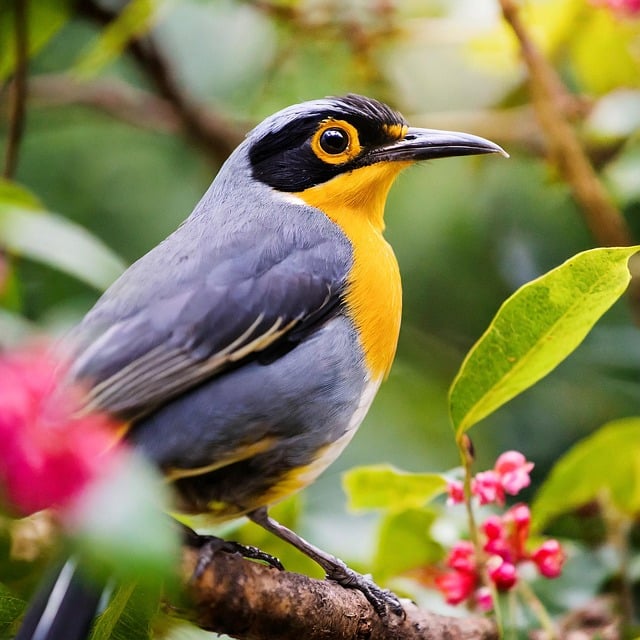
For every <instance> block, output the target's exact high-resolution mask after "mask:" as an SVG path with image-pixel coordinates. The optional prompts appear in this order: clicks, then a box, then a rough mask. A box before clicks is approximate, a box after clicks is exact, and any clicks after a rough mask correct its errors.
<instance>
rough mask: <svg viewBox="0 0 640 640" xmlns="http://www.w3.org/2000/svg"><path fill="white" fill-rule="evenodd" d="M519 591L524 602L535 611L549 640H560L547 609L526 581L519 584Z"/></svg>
mask: <svg viewBox="0 0 640 640" xmlns="http://www.w3.org/2000/svg"><path fill="white" fill-rule="evenodd" d="M518 590H519V591H520V595H521V596H522V599H523V600H524V602H525V603H526V604H527V605H528V606H529V608H530V609H531V610H532V611H533V613H534V614H535V616H536V618H538V621H539V622H540V625H541V626H542V628H543V629H544V630H545V632H546V635H547V638H548V640H559V636H558V632H557V630H556V627H555V625H554V624H553V620H552V619H551V616H550V615H549V612H548V611H547V609H546V607H545V606H544V605H543V604H542V602H541V601H540V599H539V598H538V596H537V595H536V594H535V593H534V592H533V589H531V587H530V586H529V585H528V584H527V583H526V582H525V581H524V580H521V581H519V582H518Z"/></svg>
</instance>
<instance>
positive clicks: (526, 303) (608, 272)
mask: <svg viewBox="0 0 640 640" xmlns="http://www.w3.org/2000/svg"><path fill="white" fill-rule="evenodd" d="M639 248H640V247H637V246H636V247H622V248H601V249H592V250H590V251H585V252H583V253H580V254H578V255H576V256H574V257H573V258H571V259H570V260H567V261H566V262H565V263H564V264H562V265H561V266H559V267H557V268H556V269H553V270H552V271H550V272H549V273H547V274H545V275H543V276H541V277H540V278H538V279H536V280H534V281H532V282H529V283H528V284H526V285H524V286H523V287H521V288H520V289H518V291H516V292H515V293H514V294H513V295H512V296H511V297H510V298H509V299H508V300H506V301H505V302H504V303H503V305H502V306H501V307H500V309H499V311H498V313H497V314H496V316H495V317H494V319H493V321H492V322H491V324H490V325H489V328H488V329H487V331H486V332H485V333H484V335H483V336H482V337H481V338H480V340H478V342H477V343H476V344H475V345H474V346H473V348H472V349H471V351H470V352H469V353H468V354H467V357H466V358H465V360H464V362H463V363H462V366H461V368H460V370H459V371H458V374H457V376H456V378H455V380H454V381H453V384H452V386H451V389H450V391H449V411H450V415H451V419H452V422H453V426H454V428H455V429H456V433H457V436H458V437H460V436H461V435H462V434H463V433H464V432H465V431H466V430H467V429H469V428H470V427H472V426H473V425H474V424H476V423H477V422H479V421H480V420H482V419H483V418H485V417H486V416H488V415H489V414H490V413H492V412H493V411H495V410H496V409H498V407H500V406H502V405H503V404H504V403H506V402H507V401H508V400H511V398H513V397H514V396H516V395H518V394H519V393H522V392H523V391H524V390H525V389H527V388H529V387H530V386H531V385H533V384H535V383H536V382H537V381H538V380H540V379H541V378H543V377H544V376H545V375H547V374H548V373H549V372H550V371H551V370H553V369H554V368H555V367H556V366H557V365H558V364H560V362H562V360H564V358H566V357H567V356H568V355H569V354H570V353H571V352H572V351H573V350H574V349H575V348H576V347H577V346H578V345H579V344H580V343H581V342H582V340H583V339H584V338H585V336H586V335H587V333H588V332H589V330H590V329H591V327H593V325H594V324H595V323H596V321H597V320H598V319H599V318H600V316H602V314H603V313H604V312H605V311H606V310H607V309H609V307H610V306H611V305H612V304H613V303H614V302H615V301H616V300H617V299H618V298H619V297H620V296H621V295H622V293H623V292H624V290H625V289H626V288H627V284H628V283H629V279H630V274H629V270H628V267H627V262H628V260H629V258H630V257H631V256H632V255H633V254H634V253H636V252H637V251H638V249H639Z"/></svg>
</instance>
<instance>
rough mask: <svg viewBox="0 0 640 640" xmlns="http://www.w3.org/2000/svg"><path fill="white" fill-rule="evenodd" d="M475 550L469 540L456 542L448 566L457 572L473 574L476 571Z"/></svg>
mask: <svg viewBox="0 0 640 640" xmlns="http://www.w3.org/2000/svg"><path fill="white" fill-rule="evenodd" d="M475 553H476V552H475V549H474V548H473V544H471V542H469V541H468V540H459V541H458V542H456V543H455V544H454V545H453V547H452V549H451V551H450V553H449V558H448V559H447V565H448V566H449V567H451V569H455V570H456V571H465V572H467V573H473V572H474V571H475V570H476V559H475Z"/></svg>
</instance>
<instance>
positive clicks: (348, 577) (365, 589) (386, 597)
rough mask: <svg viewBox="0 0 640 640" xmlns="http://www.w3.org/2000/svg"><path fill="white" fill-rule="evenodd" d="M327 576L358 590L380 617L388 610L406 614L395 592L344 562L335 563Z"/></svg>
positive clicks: (386, 613)
mask: <svg viewBox="0 0 640 640" xmlns="http://www.w3.org/2000/svg"><path fill="white" fill-rule="evenodd" d="M327 578H328V579H329V580H333V581H334V582H337V583H338V584H339V585H341V586H343V587H346V588H347V589H357V590H358V591H360V592H361V593H362V595H364V597H365V598H366V599H367V600H368V601H369V603H370V604H371V606H372V607H373V608H374V610H375V612H376V613H377V614H378V615H379V616H380V617H381V618H386V617H387V615H388V612H389V611H391V612H392V613H395V614H396V615H397V616H400V617H401V618H404V617H405V616H406V613H405V610H404V608H403V606H402V604H401V602H400V600H399V598H398V596H396V594H395V593H393V592H392V591H389V590H388V589H382V588H381V587H379V586H378V585H377V584H376V583H375V582H374V581H373V580H371V578H368V577H367V576H363V575H362V574H360V573H358V572H357V571H353V569H349V567H347V565H346V564H344V563H341V564H340V565H336V567H335V569H333V570H331V571H330V572H328V573H327Z"/></svg>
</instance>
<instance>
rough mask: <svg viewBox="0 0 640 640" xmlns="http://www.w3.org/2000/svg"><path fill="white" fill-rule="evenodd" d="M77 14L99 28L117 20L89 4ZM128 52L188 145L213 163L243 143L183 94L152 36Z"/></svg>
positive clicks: (82, 1) (80, 5) (82, 2)
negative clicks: (179, 126) (168, 109)
mask: <svg viewBox="0 0 640 640" xmlns="http://www.w3.org/2000/svg"><path fill="white" fill-rule="evenodd" d="M76 10H77V11H78V13H79V14H80V15H81V16H84V17H86V18H88V19H90V20H93V21H95V22H97V23H98V24H101V25H104V24H107V23H109V22H110V21H111V20H113V19H114V18H115V17H116V16H117V13H116V12H112V11H110V10H108V9H105V8H103V7H101V6H99V5H97V4H96V3H95V2H92V0H78V2H77V3H76ZM128 48H129V51H130V52H131V54H132V55H133V57H134V58H135V60H136V61H137V62H138V64H139V65H140V67H141V68H142V69H143V70H144V71H145V73H146V74H147V76H148V78H149V79H150V80H151V82H152V83H153V84H154V85H155V88H156V90H157V91H158V93H159V95H160V96H161V97H162V98H164V99H165V100H166V101H167V102H168V103H169V104H170V105H171V106H172V109H173V110H174V113H175V115H176V116H177V117H178V118H179V119H180V121H181V123H182V127H183V129H184V131H185V133H186V134H187V136H188V137H189V138H190V139H191V141H192V142H193V143H194V144H196V145H197V146H199V147H200V148H201V149H202V150H203V151H204V152H205V153H206V154H207V155H209V156H210V157H211V158H212V159H214V160H215V161H217V162H222V161H224V160H225V159H226V158H227V157H228V156H229V154H230V153H231V152H232V151H233V150H234V149H235V148H236V146H237V145H238V143H239V141H240V140H241V139H242V132H241V131H240V130H239V129H238V128H237V127H236V126H235V125H234V124H233V123H232V122H230V121H229V120H227V119H226V118H224V117H223V116H221V115H220V114H218V113H216V112H215V111H213V110H212V109H208V108H205V107H203V106H201V105H200V104H198V103H197V102H195V101H194V100H193V99H191V98H190V97H189V96H188V95H187V94H186V92H185V91H184V90H183V89H182V88H181V87H180V85H179V83H178V82H177V80H176V78H175V77H174V74H173V72H172V71H171V68H170V66H169V64H168V63H167V61H166V60H165V59H164V56H163V55H162V53H161V52H160V51H159V49H158V48H157V47H156V45H155V43H154V41H153V38H152V37H151V36H146V37H144V38H138V39H136V40H132V41H131V42H130V43H129V47H128Z"/></svg>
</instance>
